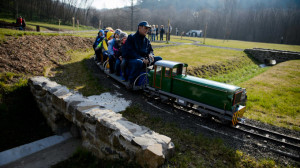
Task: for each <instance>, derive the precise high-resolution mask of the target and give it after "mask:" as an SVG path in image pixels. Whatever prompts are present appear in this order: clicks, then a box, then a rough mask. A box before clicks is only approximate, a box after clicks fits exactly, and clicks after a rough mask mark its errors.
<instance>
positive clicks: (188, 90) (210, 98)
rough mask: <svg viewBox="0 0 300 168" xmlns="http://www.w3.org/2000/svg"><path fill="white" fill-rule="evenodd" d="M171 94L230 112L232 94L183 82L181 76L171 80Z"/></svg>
mask: <svg viewBox="0 0 300 168" xmlns="http://www.w3.org/2000/svg"><path fill="white" fill-rule="evenodd" d="M171 92H172V93H173V94H176V95H179V96H182V97H185V98H188V99H191V100H194V101H197V102H201V103H204V104H207V105H210V106H213V107H216V108H218V109H222V110H227V111H232V101H231V98H232V95H233V93H232V92H230V91H225V90H218V89H216V88H213V87H211V86H209V85H206V84H199V83H197V82H192V81H189V80H185V77H183V76H181V77H175V78H173V87H172V91H171Z"/></svg>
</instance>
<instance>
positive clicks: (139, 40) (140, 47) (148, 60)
mask: <svg viewBox="0 0 300 168" xmlns="http://www.w3.org/2000/svg"><path fill="white" fill-rule="evenodd" d="M150 27H151V26H150V25H149V24H148V22H146V21H142V22H140V23H139V24H138V30H137V32H136V33H135V34H131V35H129V36H128V38H127V41H126V43H125V48H126V50H125V53H123V54H124V56H125V57H126V58H127V59H128V67H129V76H128V80H129V83H128V86H127V88H128V89H131V88H132V87H133V82H134V80H135V79H136V78H137V76H138V75H140V73H141V71H142V70H143V68H145V67H146V66H149V65H150V64H154V63H155V62H156V61H159V60H162V58H161V57H159V56H154V54H153V49H152V46H151V44H150V41H149V40H148V39H147V38H146V35H147V32H148V31H149V29H150Z"/></svg>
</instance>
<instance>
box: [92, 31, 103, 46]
mask: <svg viewBox="0 0 300 168" xmlns="http://www.w3.org/2000/svg"><path fill="white" fill-rule="evenodd" d="M100 32H101V33H102V36H99V33H100ZM103 39H104V31H103V30H99V32H98V36H97V37H96V40H95V42H94V44H93V48H94V49H95V48H96V47H97V46H98V44H99V43H100V42H101V41H102V40H103Z"/></svg>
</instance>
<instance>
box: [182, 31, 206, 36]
mask: <svg viewBox="0 0 300 168" xmlns="http://www.w3.org/2000/svg"><path fill="white" fill-rule="evenodd" d="M185 35H186V36H190V37H202V30H190V31H188V32H187V33H185Z"/></svg>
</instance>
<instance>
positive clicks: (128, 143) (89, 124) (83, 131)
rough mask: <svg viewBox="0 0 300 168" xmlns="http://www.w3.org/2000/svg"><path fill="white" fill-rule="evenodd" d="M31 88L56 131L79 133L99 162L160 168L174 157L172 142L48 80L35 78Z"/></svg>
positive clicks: (83, 142) (86, 146)
mask: <svg viewBox="0 0 300 168" xmlns="http://www.w3.org/2000/svg"><path fill="white" fill-rule="evenodd" d="M29 85H30V88H31V92H32V94H33V95H34V97H35V99H36V101H37V103H38V106H39V109H40V110H41V112H42V113H43V115H44V116H45V117H46V119H47V122H48V124H49V125H50V126H51V128H52V130H53V131H54V132H56V133H63V132H65V131H68V130H70V129H71V132H73V133H74V134H76V132H77V133H79V135H80V136H81V138H82V144H83V146H84V147H85V148H87V149H88V150H90V151H91V152H92V153H93V154H94V155H96V156H98V157H99V158H103V159H116V160H125V161H128V162H135V163H137V164H139V165H141V166H142V167H158V166H160V165H162V164H163V163H164V162H165V160H166V159H168V158H170V157H171V156H172V155H173V153H174V149H175V147H174V144H173V143H172V142H171V138H169V137H167V136H164V135H161V134H158V133H156V132H154V131H152V130H150V129H149V128H147V127H144V126H139V125H137V124H134V123H132V122H130V121H128V120H126V119H125V118H123V117H122V115H121V114H119V113H115V112H114V111H112V110H110V109H105V108H103V106H100V105H99V104H96V103H94V102H91V101H90V100H89V99H87V98H86V97H84V96H82V95H81V94H79V93H78V92H73V91H70V90H69V89H68V88H66V87H65V86H61V85H59V84H57V83H56V82H53V81H50V80H49V79H48V78H45V77H33V78H31V79H30V80H29ZM74 130H75V131H74ZM76 130H77V131H76Z"/></svg>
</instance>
